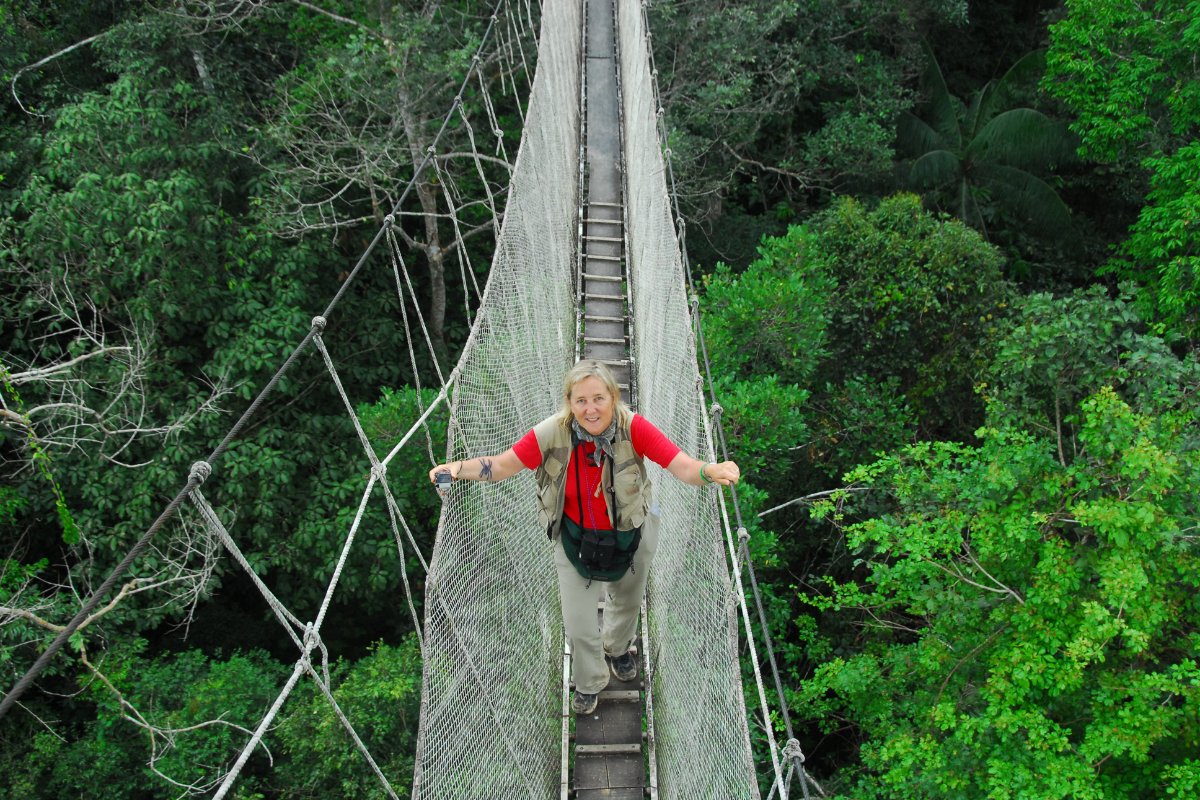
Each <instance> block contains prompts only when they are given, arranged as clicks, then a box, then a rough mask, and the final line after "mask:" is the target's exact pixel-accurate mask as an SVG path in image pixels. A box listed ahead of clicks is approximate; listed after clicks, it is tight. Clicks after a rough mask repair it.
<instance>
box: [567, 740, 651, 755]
mask: <svg viewBox="0 0 1200 800" xmlns="http://www.w3.org/2000/svg"><path fill="white" fill-rule="evenodd" d="M641 752H642V745H641V744H640V743H638V744H577V745H575V756H576V757H579V756H609V755H622V754H634V755H636V754H638V753H641Z"/></svg>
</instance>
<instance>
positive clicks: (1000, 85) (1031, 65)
mask: <svg viewBox="0 0 1200 800" xmlns="http://www.w3.org/2000/svg"><path fill="white" fill-rule="evenodd" d="M1045 71H1046V51H1045V50H1044V49H1042V50H1034V51H1033V52H1032V53H1027V54H1026V55H1025V56H1024V57H1022V58H1021V59H1020V60H1019V61H1018V62H1017V63H1015V64H1013V65H1012V66H1011V67H1010V68H1009V70H1008V72H1006V73H1004V77H1003V78H1001V79H1000V80H999V81H998V82H997V83H996V91H995V92H993V93H992V103H991V108H990V109H989V110H988V112H987V113H989V114H995V113H998V112H1000V111H1002V110H1004V109H1005V108H1008V107H1009V106H1011V105H1012V104H1013V103H1014V102H1015V101H1016V100H1018V99H1019V98H1020V97H1021V95H1022V92H1023V91H1029V90H1030V89H1035V90H1036V88H1037V83H1038V81H1040V80H1041V79H1042V75H1043V73H1045ZM988 119H990V117H988V118H986V119H983V120H982V121H983V122H984V123H986V122H987V121H988Z"/></svg>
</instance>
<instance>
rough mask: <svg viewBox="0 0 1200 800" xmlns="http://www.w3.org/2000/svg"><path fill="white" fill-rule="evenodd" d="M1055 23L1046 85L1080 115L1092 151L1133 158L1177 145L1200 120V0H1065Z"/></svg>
mask: <svg viewBox="0 0 1200 800" xmlns="http://www.w3.org/2000/svg"><path fill="white" fill-rule="evenodd" d="M1066 7H1067V16H1066V17H1065V18H1064V19H1062V20H1060V21H1059V22H1056V23H1055V24H1054V25H1051V26H1050V50H1049V52H1048V53H1047V54H1046V66H1047V70H1046V77H1045V80H1044V81H1043V85H1044V86H1045V87H1046V89H1047V90H1048V91H1050V92H1052V93H1053V94H1055V95H1056V96H1057V97H1058V98H1060V99H1061V100H1062V101H1063V102H1064V103H1066V105H1067V107H1068V108H1070V109H1071V110H1072V111H1073V112H1075V114H1076V115H1077V116H1078V120H1077V121H1076V122H1075V123H1074V124H1073V125H1072V126H1071V127H1072V129H1073V130H1074V131H1075V132H1076V133H1077V134H1078V135H1079V137H1080V139H1081V140H1082V146H1081V150H1082V153H1083V154H1084V155H1085V156H1087V157H1088V158H1094V159H1097V160H1101V161H1115V160H1118V159H1121V158H1133V159H1135V160H1137V159H1140V158H1142V157H1144V156H1145V155H1146V154H1150V153H1153V152H1155V151H1157V150H1163V149H1174V148H1173V147H1171V146H1170V143H1171V142H1172V140H1175V141H1178V140H1180V139H1182V140H1184V141H1186V140H1187V139H1190V138H1193V137H1194V136H1195V135H1196V132H1197V125H1198V124H1200V80H1198V78H1200V67H1198V66H1197V64H1196V62H1195V59H1194V58H1193V56H1194V55H1195V53H1196V50H1197V49H1198V48H1200V6H1198V5H1197V3H1196V2H1195V0H1162V2H1156V3H1151V4H1139V3H1134V2H1131V1H1130V0H1068V2H1067V3H1066Z"/></svg>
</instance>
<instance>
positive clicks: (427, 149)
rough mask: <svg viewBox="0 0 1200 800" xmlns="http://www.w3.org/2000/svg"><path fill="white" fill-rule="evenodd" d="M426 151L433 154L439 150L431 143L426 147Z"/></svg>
mask: <svg viewBox="0 0 1200 800" xmlns="http://www.w3.org/2000/svg"><path fill="white" fill-rule="evenodd" d="M425 152H426V153H429V155H433V154H434V153H436V152H437V151H436V150H435V149H434V148H433V145H429V147H426V148H425Z"/></svg>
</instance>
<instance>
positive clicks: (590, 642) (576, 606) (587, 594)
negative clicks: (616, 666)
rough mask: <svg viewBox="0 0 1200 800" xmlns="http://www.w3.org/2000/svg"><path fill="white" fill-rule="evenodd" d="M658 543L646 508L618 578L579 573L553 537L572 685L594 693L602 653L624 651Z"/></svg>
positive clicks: (603, 669)
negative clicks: (638, 538) (600, 614)
mask: <svg viewBox="0 0 1200 800" xmlns="http://www.w3.org/2000/svg"><path fill="white" fill-rule="evenodd" d="M657 549H658V516H657V515H656V514H651V515H649V516H648V517H646V521H645V522H643V523H642V543H641V545H640V546H639V547H638V550H637V554H636V555H635V556H634V557H633V569H631V570H629V571H628V572H626V573H625V574H624V575H623V576H622V577H621V579H620V580H616V581H608V582H605V581H591V584H592V585H591V586H590V587H589V586H588V579H587V578H585V577H583V576H582V575H580V574H579V572H578V571H577V570H576V569H575V567H574V566H573V565H572V564H571V562H570V561H569V560H568V559H567V554H566V553H565V552H564V551H563V539H562V537H561V536H559V537H558V539H557V541H555V543H554V565H555V566H556V567H557V568H558V596H559V600H560V602H561V603H562V616H563V628H564V629H565V630H566V635H567V641H568V642H570V644H571V678H572V680H574V681H575V689H576V690H577V691H579V692H583V693H584V694H596V693H597V692H599V691H601V690H602V689H603V688H604V687H605V686H606V685H608V663H607V662H606V661H605V660H604V656H605V654H607V655H610V656H619V655H623V654H625V653H627V652H629V648H630V646H631V645H632V644H633V640H634V637H635V636H636V635H637V622H638V613H639V612H640V611H641V607H642V595H644V594H645V593H646V577H647V576H648V575H649V573H650V562H651V561H653V560H654V551H655V550H657ZM606 594H607V595H608V599H607V600H606V601H605V603H604V627H603V629H601V626H600V622H599V620H598V618H597V615H596V606H597V604H598V603H599V601H600V600H602V599H604V597H605V595H606Z"/></svg>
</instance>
